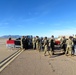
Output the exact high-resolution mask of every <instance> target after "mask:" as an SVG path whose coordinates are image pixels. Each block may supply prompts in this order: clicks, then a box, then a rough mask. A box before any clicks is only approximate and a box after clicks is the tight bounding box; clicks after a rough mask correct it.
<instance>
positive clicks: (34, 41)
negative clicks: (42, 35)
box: [32, 37, 36, 49]
mask: <svg viewBox="0 0 76 75" xmlns="http://www.w3.org/2000/svg"><path fill="white" fill-rule="evenodd" d="M32 43H33V49H36V38H35V37H34V38H33V39H32Z"/></svg>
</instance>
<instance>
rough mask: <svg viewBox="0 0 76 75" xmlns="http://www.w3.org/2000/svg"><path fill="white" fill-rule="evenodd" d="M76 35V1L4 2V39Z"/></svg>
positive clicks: (0, 2)
mask: <svg viewBox="0 0 76 75" xmlns="http://www.w3.org/2000/svg"><path fill="white" fill-rule="evenodd" d="M72 34H76V0H0V36H2V35H33V36H36V35H39V36H51V35H54V36H58V35H72Z"/></svg>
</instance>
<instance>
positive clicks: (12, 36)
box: [0, 35, 32, 38]
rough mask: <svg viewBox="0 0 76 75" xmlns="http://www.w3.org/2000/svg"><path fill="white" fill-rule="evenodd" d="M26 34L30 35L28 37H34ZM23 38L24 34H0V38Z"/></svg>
mask: <svg viewBox="0 0 76 75" xmlns="http://www.w3.org/2000/svg"><path fill="white" fill-rule="evenodd" d="M25 36H28V37H32V35H25ZM9 37H11V38H21V37H22V36H21V35H4V36H0V38H9Z"/></svg>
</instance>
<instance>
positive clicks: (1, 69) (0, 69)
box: [0, 50, 23, 72]
mask: <svg viewBox="0 0 76 75" xmlns="http://www.w3.org/2000/svg"><path fill="white" fill-rule="evenodd" d="M22 52H23V50H21V51H20V52H19V53H18V54H17V55H16V56H14V57H13V58H12V59H11V60H10V61H8V62H7V63H6V64H5V65H4V66H3V67H1V68H0V72H1V71H3V69H5V68H6V67H7V66H8V65H9V64H10V63H11V62H12V61H13V60H14V59H15V58H17V57H18V56H19V55H20V54H21V53H22Z"/></svg>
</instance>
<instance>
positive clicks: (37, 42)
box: [21, 35, 76, 57]
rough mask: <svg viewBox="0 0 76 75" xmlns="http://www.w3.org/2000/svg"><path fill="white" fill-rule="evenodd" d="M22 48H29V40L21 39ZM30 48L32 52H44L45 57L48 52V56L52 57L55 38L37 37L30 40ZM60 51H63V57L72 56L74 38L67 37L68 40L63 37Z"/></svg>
mask: <svg viewBox="0 0 76 75" xmlns="http://www.w3.org/2000/svg"><path fill="white" fill-rule="evenodd" d="M21 41H22V48H23V49H25V50H26V49H28V48H29V42H30V41H29V39H28V38H27V37H25V36H23V37H22V39H21ZM30 45H31V48H33V49H34V50H35V49H36V50H39V51H44V56H46V52H48V54H49V56H50V57H51V55H54V50H55V38H54V36H53V35H52V36H51V38H47V37H44V38H43V37H41V38H39V36H36V37H33V38H31V44H30ZM60 49H61V50H62V49H63V53H64V54H65V55H73V54H74V53H75V49H76V38H73V37H71V36H70V37H69V38H68V39H66V38H65V36H63V37H62V38H61V40H60Z"/></svg>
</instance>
